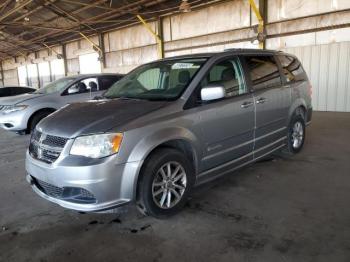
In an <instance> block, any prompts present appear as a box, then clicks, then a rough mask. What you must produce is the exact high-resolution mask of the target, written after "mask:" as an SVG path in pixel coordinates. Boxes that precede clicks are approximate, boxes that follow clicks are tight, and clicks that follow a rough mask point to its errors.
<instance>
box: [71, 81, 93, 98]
mask: <svg viewBox="0 0 350 262" xmlns="http://www.w3.org/2000/svg"><path fill="white" fill-rule="evenodd" d="M96 91H98V82H97V78H96V77H91V78H85V79H82V80H80V81H79V82H77V83H75V84H74V85H72V86H71V87H70V88H69V89H68V94H70V95H72V94H83V93H89V92H96Z"/></svg>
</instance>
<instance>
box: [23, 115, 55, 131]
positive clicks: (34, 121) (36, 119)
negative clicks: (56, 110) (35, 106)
mask: <svg viewBox="0 0 350 262" xmlns="http://www.w3.org/2000/svg"><path fill="white" fill-rule="evenodd" d="M52 113H53V112H50V111H41V112H38V113H35V115H34V116H32V117H31V119H30V122H29V127H28V134H30V133H32V132H33V131H34V130H35V127H36V126H37V124H38V123H39V122H40V121H41V120H42V119H44V118H45V117H47V116H48V115H50V114H52Z"/></svg>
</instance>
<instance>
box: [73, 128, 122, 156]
mask: <svg viewBox="0 0 350 262" xmlns="http://www.w3.org/2000/svg"><path fill="white" fill-rule="evenodd" d="M122 139H123V134H121V133H113V134H99V135H90V136H81V137H77V138H76V139H75V140H74V142H73V145H72V148H71V150H70V154H71V155H76V156H85V157H90V158H102V157H106V156H110V155H113V154H116V153H118V152H119V148H120V145H121V142H122Z"/></svg>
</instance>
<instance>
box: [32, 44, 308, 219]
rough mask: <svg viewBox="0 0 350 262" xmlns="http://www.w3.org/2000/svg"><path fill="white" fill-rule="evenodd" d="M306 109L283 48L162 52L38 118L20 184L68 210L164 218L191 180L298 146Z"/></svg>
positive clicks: (303, 79) (304, 90) (300, 82)
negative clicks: (93, 96)
mask: <svg viewBox="0 0 350 262" xmlns="http://www.w3.org/2000/svg"><path fill="white" fill-rule="evenodd" d="M311 114H312V107H311V85H310V83H309V80H308V78H307V75H306V74H305V71H304V69H303V67H302V65H301V63H300V62H299V60H298V59H297V58H296V57H295V56H293V55H289V54H285V53H282V52H275V51H261V50H248V49H247V50H243V49H236V50H228V51H225V52H221V53H210V54H196V55H189V56H181V57H173V58H167V59H163V60H160V61H156V62H152V63H149V64H146V65H143V66H140V67H138V68H136V69H135V70H133V71H132V72H130V73H129V74H128V75H126V77H124V78H123V79H122V80H121V81H119V82H117V83H115V84H114V85H113V86H112V87H111V88H110V89H109V90H108V91H107V92H106V93H105V94H104V97H103V98H101V99H99V100H97V101H89V102H84V103H75V104H71V105H69V106H67V107H64V108H63V109H61V110H59V111H57V112H55V113H53V114H52V115H50V116H49V117H47V118H45V119H44V120H43V121H41V122H40V123H39V125H38V126H37V127H36V130H35V132H34V133H33V135H32V137H31V142H30V147H29V150H28V152H27V157H26V170H27V181H28V182H29V183H30V185H31V186H32V188H33V190H34V191H35V192H36V193H37V194H39V195H40V196H42V197H43V198H45V199H47V200H49V201H52V202H54V203H57V204H59V205H61V206H63V207H66V208H69V209H74V210H78V211H82V212H102V211H106V210H109V209H115V208H117V207H120V206H123V205H126V204H129V203H135V204H136V205H137V206H138V207H139V209H140V210H141V211H142V212H143V213H145V214H148V215H152V216H155V217H166V216H169V215H172V214H175V213H176V212H178V211H179V210H180V209H181V207H183V205H184V204H185V202H186V199H187V198H188V196H189V194H190V193H191V190H192V189H193V187H194V186H196V185H198V184H201V183H204V182H208V181H210V180H213V179H215V178H217V177H219V176H221V175H224V174H227V173H231V172H232V171H233V170H236V169H238V168H241V167H243V166H246V165H248V164H250V163H253V162H255V161H257V160H259V159H262V158H264V157H266V156H267V155H269V154H271V153H273V152H275V151H277V150H286V151H289V152H290V153H291V154H293V153H298V152H299V151H300V150H301V149H302V147H303V144H304V139H305V126H306V125H307V123H309V122H310V121H311Z"/></svg>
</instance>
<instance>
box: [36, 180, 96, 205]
mask: <svg viewBox="0 0 350 262" xmlns="http://www.w3.org/2000/svg"><path fill="white" fill-rule="evenodd" d="M32 181H33V182H34V185H35V186H36V187H37V188H38V189H39V190H40V191H41V192H43V193H44V194H46V195H48V196H50V197H53V198H57V199H63V200H65V201H68V202H73V203H85V204H89V203H96V198H95V196H94V195H93V194H92V193H91V192H89V191H88V190H86V189H84V188H80V187H57V186H54V185H51V184H49V183H46V182H44V181H41V180H39V179H37V178H35V177H33V176H32Z"/></svg>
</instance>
